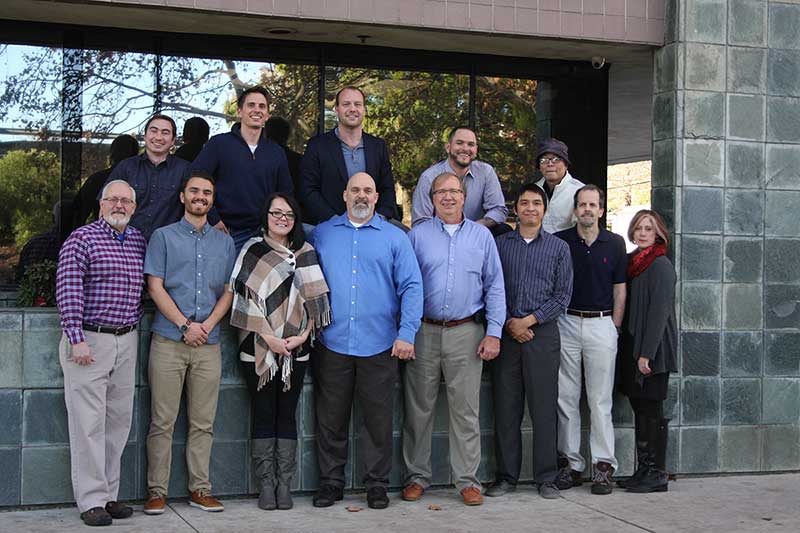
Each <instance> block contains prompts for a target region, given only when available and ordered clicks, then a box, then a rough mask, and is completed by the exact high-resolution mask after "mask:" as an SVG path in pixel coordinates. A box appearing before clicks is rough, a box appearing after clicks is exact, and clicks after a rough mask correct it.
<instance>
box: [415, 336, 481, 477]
mask: <svg viewBox="0 0 800 533" xmlns="http://www.w3.org/2000/svg"><path fill="white" fill-rule="evenodd" d="M484 332H485V329H484V327H483V326H481V325H480V324H478V323H476V322H468V323H466V324H462V325H460V326H455V327H452V328H443V327H441V326H436V325H432V324H426V323H424V322H423V323H422V326H421V327H420V329H419V331H418V332H417V337H416V342H415V345H416V346H415V347H416V359H414V360H412V361H407V362H406V364H405V373H404V381H403V383H404V386H405V420H404V422H403V459H404V460H405V463H406V469H407V470H408V479H407V482H408V483H410V482H415V483H417V484H419V485H421V486H422V487H428V486H430V484H431V478H432V476H433V474H432V469H431V439H432V437H433V417H434V410H435V407H436V397H437V396H438V394H439V382H440V380H441V376H442V375H444V381H445V386H446V389H447V404H448V406H449V413H450V439H449V440H450V468H451V469H452V473H453V483H454V484H455V486H456V488H457V489H458V490H463V489H465V488H467V487H478V488H480V486H481V484H480V481H478V475H477V474H478V467H479V466H480V462H481V428H480V424H479V420H478V408H479V403H480V394H481V371H482V370H483V361H482V360H481V358H480V357H478V345H479V344H480V342H481V339H483V336H484Z"/></svg>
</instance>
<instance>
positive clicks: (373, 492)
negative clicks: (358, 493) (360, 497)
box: [367, 487, 389, 509]
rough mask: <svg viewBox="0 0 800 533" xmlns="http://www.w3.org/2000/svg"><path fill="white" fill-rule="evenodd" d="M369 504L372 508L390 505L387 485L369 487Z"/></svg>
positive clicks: (384, 507) (382, 507)
mask: <svg viewBox="0 0 800 533" xmlns="http://www.w3.org/2000/svg"><path fill="white" fill-rule="evenodd" d="M367 505H369V508H370V509H386V508H387V507H389V496H387V495H386V488H385V487H371V488H369V489H367Z"/></svg>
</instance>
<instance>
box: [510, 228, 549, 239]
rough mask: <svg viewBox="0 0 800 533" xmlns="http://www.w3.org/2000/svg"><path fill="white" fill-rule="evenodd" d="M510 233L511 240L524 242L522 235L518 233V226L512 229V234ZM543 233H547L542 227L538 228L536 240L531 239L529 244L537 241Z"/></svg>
mask: <svg viewBox="0 0 800 533" xmlns="http://www.w3.org/2000/svg"><path fill="white" fill-rule="evenodd" d="M511 233H512V237H513V238H515V239H517V240H520V241H524V240H525V237H523V236H522V234H521V233H520V232H519V226H517V227H516V228H514V231H513V232H511ZM543 233H547V232H546V231H545V230H544V228H543V227H540V228H539V234H538V235H537V236H536V238H535V239H533V240H532V241H531V242H533V241H538V240H539V239H541V238H542V234H543Z"/></svg>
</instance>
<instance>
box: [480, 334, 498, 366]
mask: <svg viewBox="0 0 800 533" xmlns="http://www.w3.org/2000/svg"><path fill="white" fill-rule="evenodd" d="M498 355H500V339H498V338H497V337H492V336H491V335H486V336H485V337H484V338H483V340H482V341H481V343H480V344H479V345H478V357H480V358H481V359H483V360H484V361H491V360H492V359H494V358H495V357H497V356H498Z"/></svg>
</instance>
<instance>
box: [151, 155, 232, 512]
mask: <svg viewBox="0 0 800 533" xmlns="http://www.w3.org/2000/svg"><path fill="white" fill-rule="evenodd" d="M181 189H182V190H181V193H180V200H181V202H182V203H183V204H184V216H183V218H182V219H181V220H180V221H178V222H176V223H174V224H170V225H169V226H165V227H163V228H160V229H158V230H156V232H155V233H153V236H152V238H151V239H150V244H149V245H148V247H147V256H146V257H145V264H144V272H145V274H148V279H147V286H148V289H149V291H150V296H152V298H153V301H154V302H155V304H156V308H157V309H156V315H155V319H154V320H153V326H152V330H153V338H152V341H151V345H150V362H149V367H148V376H149V382H150V433H149V434H148V435H147V488H148V492H149V499H148V501H147V503H146V504H145V507H144V512H145V513H146V514H161V513H163V512H164V506H165V498H166V496H167V487H168V486H169V473H170V463H171V460H172V432H173V430H174V428H175V419H176V418H177V416H178V408H179V407H180V401H181V392H182V391H183V384H184V382H185V383H186V407H187V418H188V422H189V434H188V436H187V439H186V466H187V474H188V476H187V477H188V484H189V487H188V488H189V492H190V493H191V498H190V502H189V503H190V505H193V506H195V507H199V508H200V509H203V510H205V511H221V510H222V509H223V507H222V504H220V503H219V502H218V501H217V500H216V499H215V498H213V497H212V496H211V483H210V481H209V473H208V469H209V460H210V458H211V444H212V440H213V427H214V418H215V415H216V412H217V396H218V391H219V382H220V375H221V369H222V363H221V355H220V345H219V321H220V320H221V319H222V317H224V316H225V313H227V312H228V309H230V306H231V301H232V300H233V293H231V292H230V291H228V280H229V278H230V275H231V271H232V270H233V264H234V261H235V259H236V256H235V252H234V247H233V239H231V237H230V236H228V235H226V234H225V233H223V232H222V231H220V230H218V229H215V228H212V227H211V225H210V224H209V223H208V221H207V214H208V210H209V209H211V205H212V203H213V200H214V178H212V177H211V175H210V174H207V173H205V172H203V171H194V172H192V175H191V177H190V178H188V179H187V180H185V181H184V185H183V187H182V188H181Z"/></svg>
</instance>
